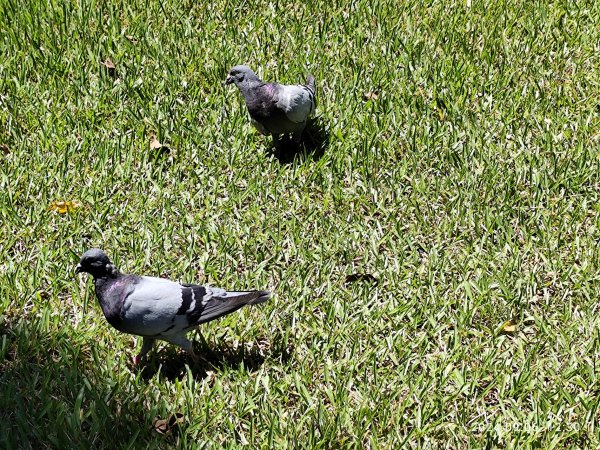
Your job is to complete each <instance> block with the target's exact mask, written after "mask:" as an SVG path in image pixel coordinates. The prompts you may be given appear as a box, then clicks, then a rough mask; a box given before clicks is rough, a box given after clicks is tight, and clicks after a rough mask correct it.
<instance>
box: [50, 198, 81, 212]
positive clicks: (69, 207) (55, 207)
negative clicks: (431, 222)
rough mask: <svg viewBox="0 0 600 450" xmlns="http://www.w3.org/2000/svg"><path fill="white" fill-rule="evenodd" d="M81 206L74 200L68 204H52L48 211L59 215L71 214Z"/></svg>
mask: <svg viewBox="0 0 600 450" xmlns="http://www.w3.org/2000/svg"><path fill="white" fill-rule="evenodd" d="M80 207H81V204H80V203H79V202H77V201H75V200H72V201H68V202H52V203H50V206H48V209H49V210H50V211H56V212H57V213H59V214H66V213H68V212H73V211H75V210H76V209H78V208H80Z"/></svg>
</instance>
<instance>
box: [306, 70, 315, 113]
mask: <svg viewBox="0 0 600 450" xmlns="http://www.w3.org/2000/svg"><path fill="white" fill-rule="evenodd" d="M305 86H306V89H308V92H310V104H311V108H310V113H309V114H312V113H313V112H314V110H315V108H316V107H317V84H316V82H315V77H313V76H312V75H310V74H309V75H308V77H306V85H305Z"/></svg>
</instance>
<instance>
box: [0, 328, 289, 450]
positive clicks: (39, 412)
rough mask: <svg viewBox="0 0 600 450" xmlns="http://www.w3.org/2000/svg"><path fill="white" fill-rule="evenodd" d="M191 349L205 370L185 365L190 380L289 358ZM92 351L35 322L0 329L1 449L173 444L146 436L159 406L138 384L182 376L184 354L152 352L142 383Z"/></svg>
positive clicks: (264, 345)
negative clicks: (205, 363)
mask: <svg viewBox="0 0 600 450" xmlns="http://www.w3.org/2000/svg"><path fill="white" fill-rule="evenodd" d="M196 344H197V345H196V347H198V348H196V352H197V353H198V354H200V355H202V356H204V357H205V358H206V359H208V361H209V362H210V364H211V365H212V368H210V369H209V368H207V367H204V366H203V365H200V364H199V365H198V366H191V367H190V368H191V371H192V373H193V375H194V377H196V378H204V377H206V376H207V371H208V370H213V371H217V372H218V371H219V369H220V368H225V367H240V366H241V365H243V368H244V369H245V370H248V371H254V370H257V369H258V368H259V367H260V366H261V365H262V364H263V363H264V361H265V358H267V357H273V358H275V359H280V360H281V361H282V362H284V361H286V360H288V359H289V358H290V356H291V352H290V351H289V350H288V349H279V348H278V346H277V343H275V342H273V343H270V342H268V341H267V340H259V341H257V343H256V344H255V343H253V344H252V345H240V346H239V347H238V348H237V349H231V348H228V347H226V346H224V347H223V348H217V349H215V350H214V351H207V350H206V344H204V345H198V344H199V343H196ZM93 346H94V342H93V341H88V340H87V339H86V338H83V337H79V336H77V335H73V334H71V333H70V332H68V331H65V330H62V329H60V328H59V329H55V328H52V327H50V328H48V326H47V324H43V323H42V322H41V321H39V320H30V321H27V322H21V323H20V324H16V325H14V326H7V325H6V322H5V323H4V326H2V325H1V324H0V420H1V421H2V424H3V425H2V432H0V448H90V447H114V446H115V445H116V446H117V447H119V448H121V447H122V448H137V447H146V446H147V445H148V444H152V445H158V446H159V447H160V446H168V445H174V444H175V442H176V441H175V439H176V434H177V433H172V434H171V435H169V436H167V435H160V434H158V433H157V432H155V431H154V430H153V427H154V422H155V420H154V421H153V419H154V418H156V417H158V416H161V408H164V405H162V406H161V403H160V402H158V403H155V402H153V401H152V400H151V399H148V398H147V396H146V395H145V389H146V383H145V382H144V381H143V379H147V378H149V377H151V376H153V375H154V374H156V373H157V372H158V371H159V370H160V371H161V376H164V377H166V378H181V377H182V376H185V375H186V373H187V370H186V369H185V364H186V363H187V362H188V359H187V357H186V356H185V354H183V353H182V352H181V351H180V350H179V349H177V348H176V347H174V346H172V345H168V346H167V347H166V348H164V349H163V350H162V351H159V354H160V355H163V354H164V356H163V357H162V361H160V360H159V361H156V362H152V361H151V362H150V364H148V366H146V367H143V368H142V369H141V371H142V373H140V374H139V376H140V377H141V378H142V380H139V379H138V380H136V378H137V377H136V371H131V369H130V368H129V367H126V366H125V365H123V364H120V363H119V362H118V361H114V362H112V361H111V362H110V364H108V363H107V362H106V361H105V360H104V359H103V358H110V355H104V354H102V355H101V354H99V350H98V351H96V349H94V347H93ZM160 355H159V356H158V358H157V357H156V356H155V358H156V359H160V358H161V356H160ZM263 355H264V356H263ZM157 362H158V363H159V364H157ZM153 367H154V368H153ZM216 376H219V374H218V373H217V375H216ZM162 412H163V413H164V411H162ZM167 417H168V416H167ZM167 417H163V419H166V418H167ZM74 443H77V445H75V444H74Z"/></svg>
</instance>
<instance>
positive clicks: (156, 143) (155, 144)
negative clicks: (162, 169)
mask: <svg viewBox="0 0 600 450" xmlns="http://www.w3.org/2000/svg"><path fill="white" fill-rule="evenodd" d="M162 146H163V145H162V144H161V143H160V142H159V141H158V139H156V137H155V136H152V137H151V138H150V150H158V149H159V148H162Z"/></svg>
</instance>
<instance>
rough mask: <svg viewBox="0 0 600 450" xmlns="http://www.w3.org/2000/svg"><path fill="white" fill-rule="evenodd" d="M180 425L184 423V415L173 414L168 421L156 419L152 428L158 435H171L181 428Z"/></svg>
mask: <svg viewBox="0 0 600 450" xmlns="http://www.w3.org/2000/svg"><path fill="white" fill-rule="evenodd" d="M180 423H183V414H181V413H175V414H172V415H171V417H169V418H168V419H160V418H158V417H155V418H154V420H153V421H152V428H153V429H154V431H156V432H157V433H160V434H170V433H172V432H173V431H174V430H175V429H176V428H177V427H178V426H179V424H180Z"/></svg>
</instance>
